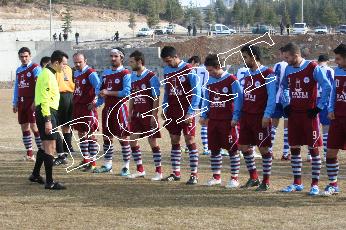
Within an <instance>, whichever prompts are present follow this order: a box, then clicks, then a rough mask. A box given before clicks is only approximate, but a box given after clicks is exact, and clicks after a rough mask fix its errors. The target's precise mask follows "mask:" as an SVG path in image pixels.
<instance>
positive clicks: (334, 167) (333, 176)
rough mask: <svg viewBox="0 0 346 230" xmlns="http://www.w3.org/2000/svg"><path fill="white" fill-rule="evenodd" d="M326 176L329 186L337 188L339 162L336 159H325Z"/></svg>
mask: <svg viewBox="0 0 346 230" xmlns="http://www.w3.org/2000/svg"><path fill="white" fill-rule="evenodd" d="M326 166H327V175H328V179H329V184H330V185H331V186H338V173H339V161H338V158H327V160H326Z"/></svg>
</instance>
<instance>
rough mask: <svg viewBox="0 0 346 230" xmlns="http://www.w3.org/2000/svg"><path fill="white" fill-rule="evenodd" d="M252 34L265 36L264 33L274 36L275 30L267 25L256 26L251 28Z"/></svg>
mask: <svg viewBox="0 0 346 230" xmlns="http://www.w3.org/2000/svg"><path fill="white" fill-rule="evenodd" d="M252 33H253V34H265V33H269V34H273V35H275V34H276V30H275V29H274V28H273V27H271V26H267V25H257V26H256V27H254V28H252Z"/></svg>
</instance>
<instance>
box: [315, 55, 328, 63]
mask: <svg viewBox="0 0 346 230" xmlns="http://www.w3.org/2000/svg"><path fill="white" fill-rule="evenodd" d="M317 61H318V62H326V61H329V56H328V55H327V54H321V55H320V56H318V60H317Z"/></svg>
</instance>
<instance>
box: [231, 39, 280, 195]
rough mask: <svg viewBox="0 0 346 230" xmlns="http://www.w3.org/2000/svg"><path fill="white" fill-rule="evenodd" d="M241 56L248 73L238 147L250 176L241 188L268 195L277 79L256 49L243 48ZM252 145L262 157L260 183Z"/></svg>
mask: <svg viewBox="0 0 346 230" xmlns="http://www.w3.org/2000/svg"><path fill="white" fill-rule="evenodd" d="M241 53H242V56H243V59H244V61H245V64H246V66H247V67H249V71H248V73H246V75H245V77H244V80H245V82H244V100H243V106H242V110H241V117H240V131H239V142H238V143H239V148H240V150H241V151H242V153H243V156H244V159H245V163H246V166H247V169H248V171H249V174H250V178H249V179H248V181H247V182H246V184H245V185H243V186H242V188H250V187H254V186H258V185H259V186H258V187H257V188H256V191H267V190H268V189H269V183H270V181H269V177H270V174H271V166H272V152H271V150H270V147H271V146H272V144H271V138H270V131H271V116H272V114H273V112H274V109H275V95H276V87H275V84H276V82H275V81H276V77H275V75H274V71H273V70H271V69H269V68H267V67H265V66H263V65H262V64H261V52H260V49H259V47H258V46H255V45H251V44H248V45H245V46H243V47H242V48H241ZM254 145H257V146H258V148H259V151H260V153H261V154H262V166H263V180H262V183H260V181H259V179H258V174H257V169H256V165H255V159H254V156H253V150H252V148H251V146H254Z"/></svg>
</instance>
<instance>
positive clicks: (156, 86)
mask: <svg viewBox="0 0 346 230" xmlns="http://www.w3.org/2000/svg"><path fill="white" fill-rule="evenodd" d="M150 87H151V95H152V97H153V98H154V103H153V111H152V115H153V116H155V117H157V114H158V112H159V107H160V100H159V97H160V81H159V78H158V77H157V76H154V77H152V78H151V79H150Z"/></svg>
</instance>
